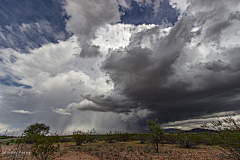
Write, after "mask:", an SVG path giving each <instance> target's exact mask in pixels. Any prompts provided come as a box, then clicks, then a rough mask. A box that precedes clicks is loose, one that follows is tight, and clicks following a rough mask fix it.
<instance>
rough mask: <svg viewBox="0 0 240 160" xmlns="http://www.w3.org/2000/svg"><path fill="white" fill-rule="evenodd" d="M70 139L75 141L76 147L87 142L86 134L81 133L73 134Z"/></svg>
mask: <svg viewBox="0 0 240 160" xmlns="http://www.w3.org/2000/svg"><path fill="white" fill-rule="evenodd" d="M72 139H73V140H74V141H75V143H76V145H77V146H79V145H81V144H82V143H83V142H85V141H86V140H87V134H86V133H85V132H82V131H75V132H73V136H72Z"/></svg>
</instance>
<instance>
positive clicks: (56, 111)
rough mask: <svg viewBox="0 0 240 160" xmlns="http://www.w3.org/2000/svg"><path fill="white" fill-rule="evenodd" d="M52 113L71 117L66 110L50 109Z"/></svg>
mask: <svg viewBox="0 0 240 160" xmlns="http://www.w3.org/2000/svg"><path fill="white" fill-rule="evenodd" d="M52 111H53V112H55V113H58V114H65V115H71V113H69V112H67V110H66V109H62V108H55V109H52Z"/></svg>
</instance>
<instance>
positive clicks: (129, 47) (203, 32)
mask: <svg viewBox="0 0 240 160" xmlns="http://www.w3.org/2000/svg"><path fill="white" fill-rule="evenodd" d="M0 17H1V19H0V134H4V133H5V132H6V130H7V134H9V135H11V134H13V133H14V134H15V135H17V134H18V135H20V134H21V133H22V131H23V130H24V129H26V127H27V126H29V125H31V124H33V123H44V124H46V125H49V126H50V129H51V131H52V132H55V131H57V132H58V133H59V134H72V132H73V131H76V130H81V131H87V130H91V129H92V128H94V129H95V130H96V131H97V132H98V133H108V132H109V131H126V132H139V131H140V130H145V129H146V127H147V126H146V121H147V120H148V119H155V118H158V122H159V123H160V124H161V125H162V126H163V127H164V128H179V129H185V130H188V129H192V128H199V127H200V124H202V123H204V122H206V123H210V122H212V121H215V120H217V119H216V118H217V117H220V118H221V117H224V116H225V115H231V114H233V113H234V114H236V118H240V116H239V111H240V109H239V104H240V83H239V82H240V44H239V40H240V27H239V26H240V1H239V0H228V1H226V0H211V1H209V0H201V1H199V0H170V1H169V0H87V1H86V0H41V1H39V0H31V1H29V0H1V1H0Z"/></svg>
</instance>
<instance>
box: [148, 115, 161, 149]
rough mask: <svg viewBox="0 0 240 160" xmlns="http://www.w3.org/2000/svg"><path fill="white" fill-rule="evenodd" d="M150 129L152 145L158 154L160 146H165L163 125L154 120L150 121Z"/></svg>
mask: <svg viewBox="0 0 240 160" xmlns="http://www.w3.org/2000/svg"><path fill="white" fill-rule="evenodd" d="M147 124H148V129H149V130H150V131H151V133H150V142H151V143H152V145H153V147H154V149H155V150H156V153H158V152H159V151H158V144H162V145H163V140H164V130H163V129H162V127H161V125H160V124H159V123H157V119H156V120H155V121H154V120H151V121H150V120H148V121H147Z"/></svg>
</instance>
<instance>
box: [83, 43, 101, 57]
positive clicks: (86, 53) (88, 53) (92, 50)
mask: <svg viewBox="0 0 240 160" xmlns="http://www.w3.org/2000/svg"><path fill="white" fill-rule="evenodd" d="M99 49H100V47H99V46H95V45H88V44H86V45H84V46H83V47H82V51H81V53H80V57H83V58H85V57H89V58H90V57H97V56H98V55H99V54H100V52H99Z"/></svg>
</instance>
